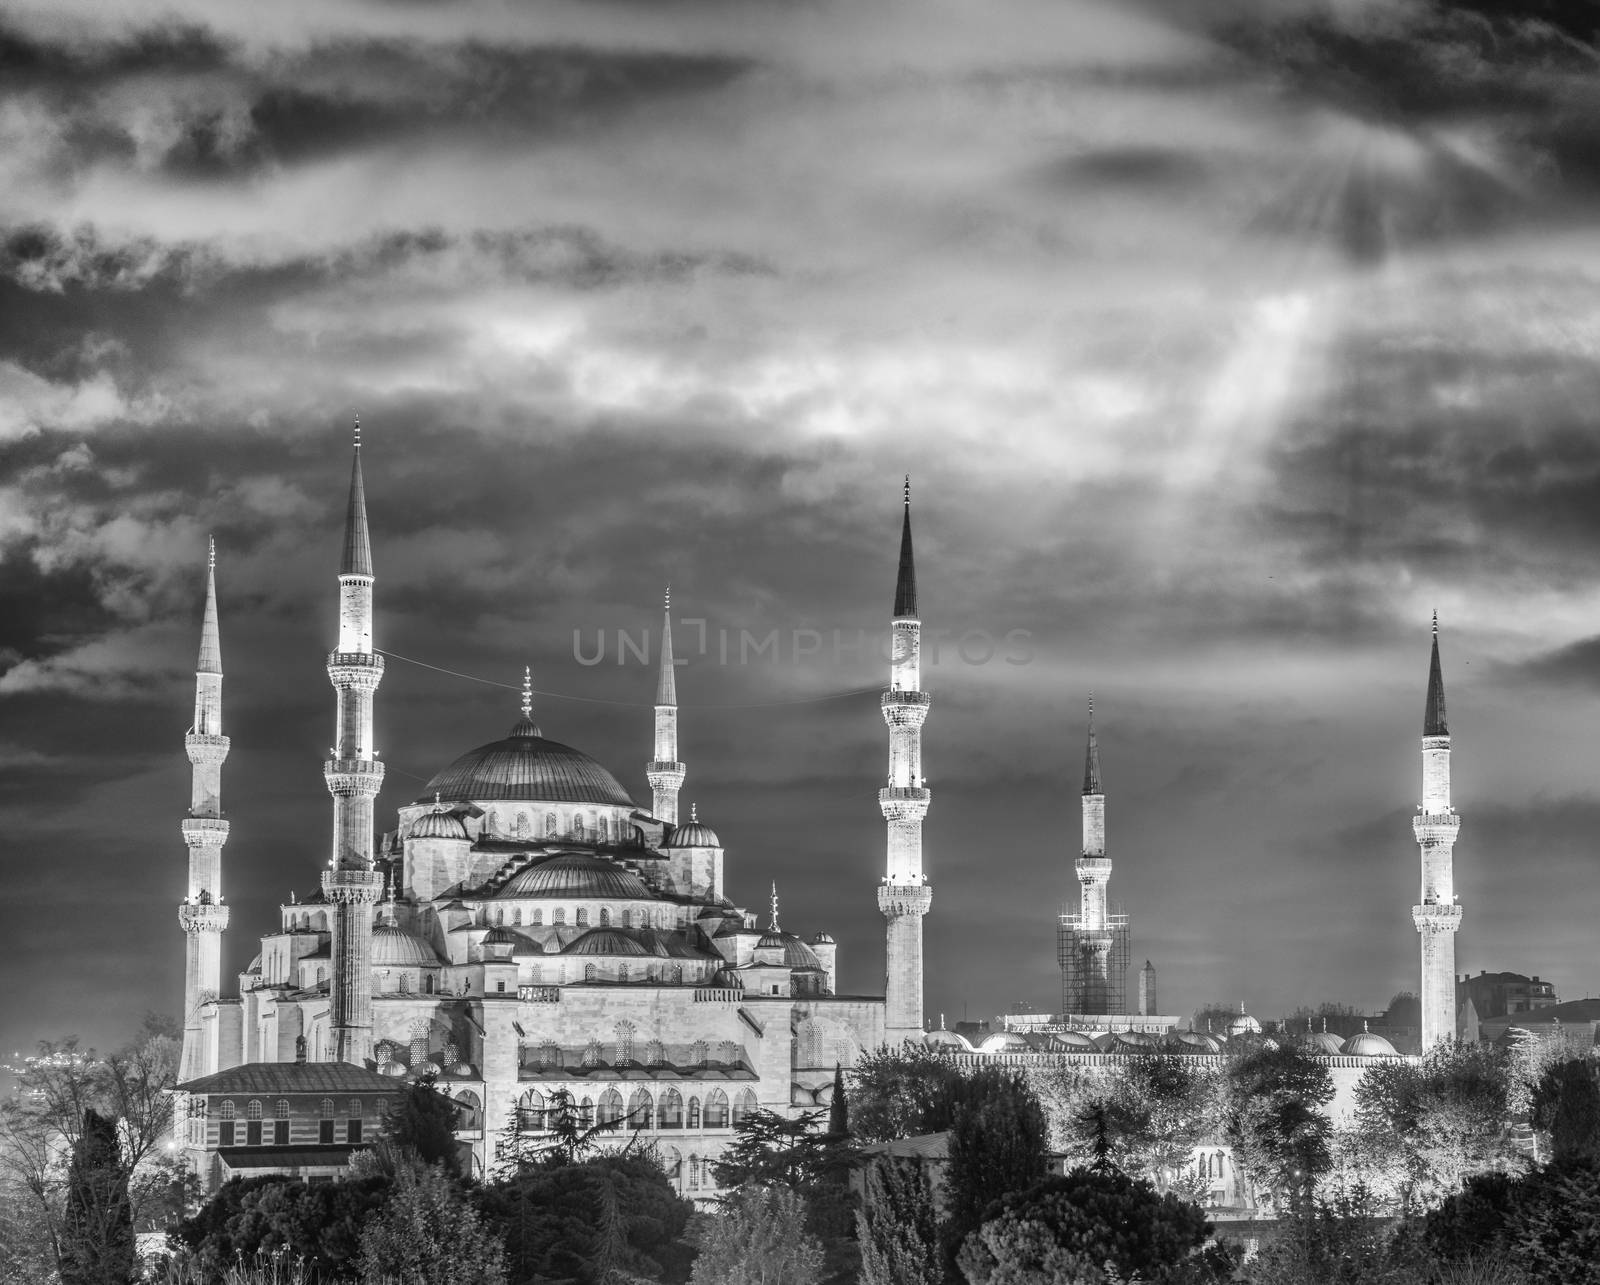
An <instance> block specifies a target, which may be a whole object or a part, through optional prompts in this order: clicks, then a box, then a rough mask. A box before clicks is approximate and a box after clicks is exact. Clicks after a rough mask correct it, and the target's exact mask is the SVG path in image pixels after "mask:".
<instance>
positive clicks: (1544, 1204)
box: [1507, 1160, 1600, 1285]
mask: <svg viewBox="0 0 1600 1285" xmlns="http://www.w3.org/2000/svg"><path fill="white" fill-rule="evenodd" d="M1514 1208H1515V1213H1514V1215H1513V1218H1512V1219H1511V1223H1510V1226H1509V1227H1508V1229H1507V1230H1508V1232H1509V1235H1508V1237H1507V1239H1508V1241H1509V1245H1510V1248H1511V1250H1512V1251H1513V1253H1514V1254H1515V1256H1516V1257H1517V1259H1519V1260H1520V1261H1521V1262H1522V1264H1523V1265H1524V1266H1525V1268H1526V1269H1527V1272H1528V1275H1529V1276H1531V1277H1532V1278H1533V1279H1534V1280H1536V1281H1540V1282H1542V1283H1543V1285H1591V1283H1592V1282H1595V1281H1600V1168H1597V1167H1596V1165H1595V1164H1594V1162H1593V1161H1590V1160H1584V1161H1578V1162H1575V1163H1572V1164H1552V1165H1550V1166H1549V1167H1548V1168H1547V1169H1545V1170H1543V1171H1542V1172H1540V1173H1538V1174H1534V1175H1532V1176H1530V1177H1529V1178H1527V1179H1526V1180H1524V1182H1523V1183H1522V1184H1521V1189H1520V1191H1519V1192H1518V1195H1517V1199H1516V1201H1515V1206H1514Z"/></svg>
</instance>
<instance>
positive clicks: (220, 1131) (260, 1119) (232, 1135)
mask: <svg viewBox="0 0 1600 1285" xmlns="http://www.w3.org/2000/svg"><path fill="white" fill-rule="evenodd" d="M345 1106H346V1113H345V1129H344V1134H345V1136H344V1141H345V1142H360V1141H361V1131H362V1119H361V1115H362V1112H361V1099H360V1098H350V1099H349V1100H348V1101H347V1102H346V1103H345ZM380 1110H387V1103H384V1104H381V1105H380ZM335 1112H336V1107H335V1104H334V1100H333V1099H332V1098H323V1099H322V1102H321V1104H320V1108H319V1111H318V1118H317V1123H318V1131H317V1132H318V1141H319V1142H322V1143H332V1142H334V1141H335V1140H336V1139H335V1124H336V1115H335ZM208 1113H209V1105H208V1102H207V1100H206V1099H205V1098H191V1099H189V1102H188V1104H187V1115H188V1123H187V1128H186V1141H187V1142H188V1144H189V1145H191V1146H204V1145H205V1142H206V1126H207V1123H208V1120H207V1117H208ZM289 1118H290V1107H289V1100H288V1099H287V1098H279V1099H278V1100H277V1101H276V1102H274V1103H273V1105H272V1117H271V1118H270V1119H268V1118H267V1114H266V1104H265V1103H263V1102H262V1101H261V1100H260V1099H259V1098H252V1099H250V1100H249V1101H248V1102H246V1103H245V1106H244V1120H243V1125H244V1129H243V1131H242V1132H241V1131H240V1129H239V1125H240V1123H241V1122H240V1120H239V1104H238V1103H237V1102H235V1101H234V1100H233V1099H231V1098H225V1099H223V1101H222V1102H220V1103H219V1104H218V1106H217V1145H218V1146H222V1147H233V1146H246V1147H259V1146H263V1145H267V1144H270V1145H273V1146H280V1147H281V1146H286V1145H288V1143H289Z"/></svg>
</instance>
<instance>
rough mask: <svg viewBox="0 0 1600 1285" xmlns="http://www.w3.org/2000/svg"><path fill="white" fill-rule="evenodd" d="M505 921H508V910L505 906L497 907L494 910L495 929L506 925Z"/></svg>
mask: <svg viewBox="0 0 1600 1285" xmlns="http://www.w3.org/2000/svg"><path fill="white" fill-rule="evenodd" d="M505 921H506V908H505V907H504V906H496V907H495V908H494V924H495V927H496V928H498V927H500V926H501V925H502V924H504V923H505Z"/></svg>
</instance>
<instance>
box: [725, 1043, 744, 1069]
mask: <svg viewBox="0 0 1600 1285" xmlns="http://www.w3.org/2000/svg"><path fill="white" fill-rule="evenodd" d="M739 1048H740V1046H739V1043H738V1041H737V1040H723V1041H722V1064H723V1065H724V1066H738V1065H739V1062H740V1057H739Z"/></svg>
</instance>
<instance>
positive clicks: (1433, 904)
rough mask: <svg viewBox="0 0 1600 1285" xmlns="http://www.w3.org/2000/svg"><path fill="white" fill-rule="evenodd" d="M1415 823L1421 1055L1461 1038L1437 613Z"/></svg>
mask: <svg viewBox="0 0 1600 1285" xmlns="http://www.w3.org/2000/svg"><path fill="white" fill-rule="evenodd" d="M1417 812H1418V815H1417V816H1416V818H1415V819H1414V820H1413V821H1412V823H1411V826H1412V830H1413V831H1414V832H1415V834H1416V836H1417V844H1418V845H1419V846H1420V848H1421V849H1422V904H1421V905H1419V906H1413V907H1412V908H1411V919H1412V922H1414V923H1415V924H1416V926H1417V933H1418V934H1419V936H1420V937H1421V939H1422V1050H1423V1052H1427V1051H1428V1050H1429V1049H1431V1048H1432V1047H1433V1046H1434V1045H1436V1044H1439V1043H1441V1042H1443V1041H1444V1040H1452V1039H1454V1038H1455V1035H1456V931H1457V930H1458V929H1459V928H1460V927H1461V907H1460V906H1459V905H1458V904H1457V903H1456V892H1455V873H1454V868H1453V866H1454V859H1455V843H1456V835H1457V834H1458V833H1459V832H1460V830H1461V818H1460V817H1459V816H1457V815H1456V811H1455V809H1454V808H1453V807H1451V806H1450V725H1449V723H1448V721H1447V720H1446V718H1445V712H1444V672H1443V670H1442V669H1441V668H1440V665H1439V613H1438V612H1434V613H1433V657H1432V660H1431V662H1430V663H1429V666H1428V699H1427V705H1426V708H1425V709H1424V711H1423V716H1422V806H1421V807H1420V808H1418V809H1417Z"/></svg>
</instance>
